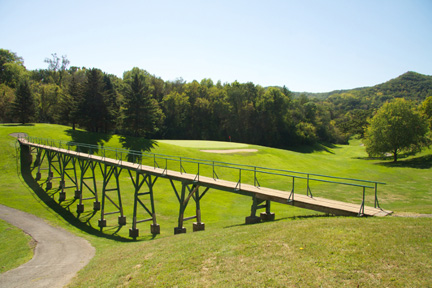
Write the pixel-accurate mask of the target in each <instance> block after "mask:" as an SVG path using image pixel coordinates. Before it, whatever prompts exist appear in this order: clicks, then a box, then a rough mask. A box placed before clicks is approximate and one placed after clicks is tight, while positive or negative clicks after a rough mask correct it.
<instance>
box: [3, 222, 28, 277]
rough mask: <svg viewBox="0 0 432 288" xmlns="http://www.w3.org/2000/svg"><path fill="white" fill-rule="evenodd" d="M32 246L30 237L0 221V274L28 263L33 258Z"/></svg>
mask: <svg viewBox="0 0 432 288" xmlns="http://www.w3.org/2000/svg"><path fill="white" fill-rule="evenodd" d="M34 245H35V243H34V242H33V240H32V238H31V236H29V235H27V234H25V233H24V232H23V231H22V230H20V229H19V228H16V227H15V226H12V225H10V224H8V223H7V222H5V221H3V220H0V273H3V272H5V271H8V270H10V269H13V268H16V267H18V266H20V265H21V264H24V263H26V262H27V261H29V260H30V259H31V258H32V257H33V248H34Z"/></svg>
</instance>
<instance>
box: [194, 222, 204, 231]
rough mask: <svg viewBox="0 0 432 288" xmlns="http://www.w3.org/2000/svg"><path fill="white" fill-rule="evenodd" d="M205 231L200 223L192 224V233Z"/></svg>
mask: <svg viewBox="0 0 432 288" xmlns="http://www.w3.org/2000/svg"><path fill="white" fill-rule="evenodd" d="M204 230H205V224H204V223H202V222H200V223H197V222H194V223H193V232H197V231H204Z"/></svg>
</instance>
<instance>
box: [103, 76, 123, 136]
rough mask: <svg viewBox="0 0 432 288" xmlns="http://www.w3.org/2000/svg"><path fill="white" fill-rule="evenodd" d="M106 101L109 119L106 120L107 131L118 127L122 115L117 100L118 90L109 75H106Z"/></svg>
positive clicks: (104, 80) (104, 79)
mask: <svg viewBox="0 0 432 288" xmlns="http://www.w3.org/2000/svg"><path fill="white" fill-rule="evenodd" d="M103 82H104V91H105V102H106V107H107V112H108V114H107V121H105V131H106V132H107V131H109V130H112V129H113V128H115V127H116V124H117V119H118V118H119V116H120V105H119V102H118V100H117V91H116V90H115V89H114V85H113V83H112V81H111V79H110V77H109V76H108V75H104V77H103Z"/></svg>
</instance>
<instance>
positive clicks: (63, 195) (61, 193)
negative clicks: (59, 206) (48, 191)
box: [59, 192, 66, 202]
mask: <svg viewBox="0 0 432 288" xmlns="http://www.w3.org/2000/svg"><path fill="white" fill-rule="evenodd" d="M65 200H66V192H59V202H62V201H65Z"/></svg>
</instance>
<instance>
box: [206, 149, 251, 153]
mask: <svg viewBox="0 0 432 288" xmlns="http://www.w3.org/2000/svg"><path fill="white" fill-rule="evenodd" d="M200 151H201V152H206V153H220V154H231V153H255V152H258V150H257V149H229V150H200Z"/></svg>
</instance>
